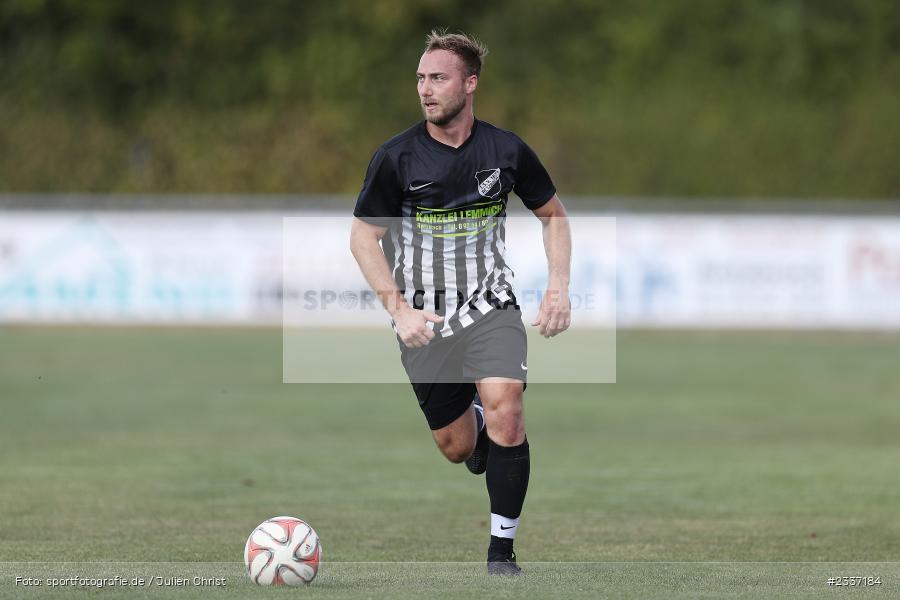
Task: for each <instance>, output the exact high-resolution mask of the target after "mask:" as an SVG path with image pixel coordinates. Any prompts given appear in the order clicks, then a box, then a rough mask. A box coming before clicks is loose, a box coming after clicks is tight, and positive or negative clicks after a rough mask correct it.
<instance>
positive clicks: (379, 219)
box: [353, 148, 403, 226]
mask: <svg viewBox="0 0 900 600" xmlns="http://www.w3.org/2000/svg"><path fill="white" fill-rule="evenodd" d="M402 195H403V192H402V188H401V187H400V183H399V178H398V177H397V171H396V169H395V168H394V166H393V164H392V162H391V159H390V157H389V156H388V154H387V152H385V151H384V149H383V148H379V149H378V151H377V152H375V155H374V156H373V157H372V160H371V161H370V162H369V168H368V169H367V170H366V178H365V180H364V181H363V186H362V190H360V192H359V197H358V198H357V199H356V208H354V209H353V216H355V217H358V218H360V219H362V220H363V221H365V222H366V223H371V224H373V225H382V226H386V223H387V222H388V221H387V220H386V219H388V218H390V217H400V216H402V215H401V212H400V211H401V201H402Z"/></svg>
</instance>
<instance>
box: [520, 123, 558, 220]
mask: <svg viewBox="0 0 900 600" xmlns="http://www.w3.org/2000/svg"><path fill="white" fill-rule="evenodd" d="M516 139H517V141H518V143H519V157H518V161H517V165H516V183H515V184H514V185H513V191H514V192H515V193H516V195H517V196H518V197H519V198H521V199H522V202H523V203H524V204H525V207H526V208H528V209H529V210H535V209H538V208H540V207H542V206H543V205H545V204H546V203H547V202H548V201H549V200H550V198H552V197H553V196H554V194H556V187H555V186H554V185H553V181H552V180H551V179H550V174H549V173H547V169H545V168H544V165H542V164H541V161H540V159H539V158H538V157H537V154H535V153H534V150H532V149H531V148H530V147H529V146H528V144H526V143H525V142H523V141H522V140H521V139H518V138H516Z"/></svg>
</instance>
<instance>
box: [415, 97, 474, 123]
mask: <svg viewBox="0 0 900 600" xmlns="http://www.w3.org/2000/svg"><path fill="white" fill-rule="evenodd" d="M465 105H466V95H465V94H460V95H459V96H456V97H454V98H452V99H451V100H450V101H449V102H448V103H447V106H446V108H444V110H442V111H440V112H439V113H437V114H428V111H426V110H425V107H424V106H423V107H422V112H423V113H424V115H425V120H426V121H428V122H429V123H432V124H434V125H438V126H440V127H442V126H444V125H446V124H447V123H449V122H450V121H452V120H453V119H455V118H456V115H458V114H459V113H460V112H461V111H462V109H463V107H464V106H465Z"/></svg>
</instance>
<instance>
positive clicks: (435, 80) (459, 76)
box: [416, 50, 478, 125]
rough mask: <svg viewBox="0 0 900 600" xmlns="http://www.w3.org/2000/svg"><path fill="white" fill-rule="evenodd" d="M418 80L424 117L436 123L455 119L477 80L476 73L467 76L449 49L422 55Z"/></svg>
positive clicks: (459, 61)
mask: <svg viewBox="0 0 900 600" xmlns="http://www.w3.org/2000/svg"><path fill="white" fill-rule="evenodd" d="M416 79H417V80H418V82H419V83H418V90H419V102H420V103H421V105H422V112H423V113H424V115H425V120H426V121H428V122H429V123H434V124H435V125H446V124H447V123H449V122H450V121H452V120H453V119H454V118H455V117H456V116H457V115H458V114H459V113H460V111H462V109H463V108H464V107H465V106H466V98H467V96H468V95H469V94H471V93H472V92H474V91H475V85H476V84H477V82H478V78H477V77H476V76H475V75H471V76H469V77H466V76H465V74H464V73H463V64H462V61H461V60H460V59H459V57H457V56H456V55H455V54H453V53H452V52H448V51H446V50H433V51H431V52H426V53H425V54H423V55H422V58H421V59H420V60H419V68H418V70H417V71H416Z"/></svg>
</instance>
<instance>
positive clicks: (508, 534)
mask: <svg viewBox="0 0 900 600" xmlns="http://www.w3.org/2000/svg"><path fill="white" fill-rule="evenodd" d="M518 528H519V519H510V518H508V517H504V516H503V515H496V514H494V513H491V535H493V536H496V537H501V538H509V539H511V540H514V539H516V529H518Z"/></svg>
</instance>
